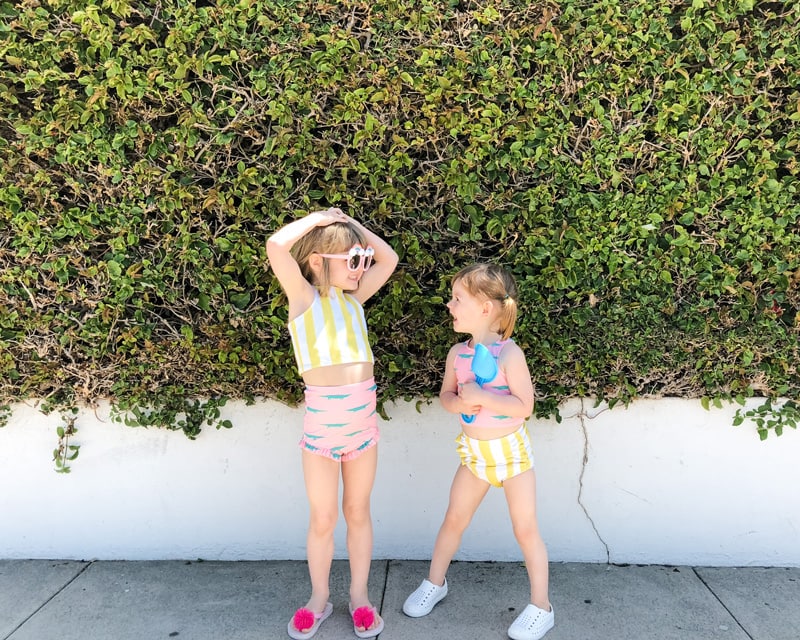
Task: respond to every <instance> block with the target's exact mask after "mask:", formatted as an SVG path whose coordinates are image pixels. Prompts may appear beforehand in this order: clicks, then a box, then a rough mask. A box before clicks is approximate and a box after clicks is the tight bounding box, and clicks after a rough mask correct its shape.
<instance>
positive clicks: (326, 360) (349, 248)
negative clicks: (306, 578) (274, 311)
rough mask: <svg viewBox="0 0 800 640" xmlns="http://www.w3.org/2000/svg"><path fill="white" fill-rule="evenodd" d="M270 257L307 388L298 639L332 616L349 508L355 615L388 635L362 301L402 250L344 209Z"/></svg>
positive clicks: (357, 625) (287, 234)
mask: <svg viewBox="0 0 800 640" xmlns="http://www.w3.org/2000/svg"><path fill="white" fill-rule="evenodd" d="M267 256H268V257H269V262H270V265H271V266H272V270H273V272H274V273H275V275H276V277H277V278H278V281H279V282H280V284H281V287H282V288H283V290H284V291H285V292H286V296H287V298H288V302H289V333H290V334H291V337H292V346H293V348H294V354H295V358H296V360H297V366H298V368H299V371H300V374H301V375H302V377H303V381H304V382H305V384H306V389H305V400H306V413H305V418H304V424H303V437H302V439H301V440H300V447H301V449H302V459H303V476H304V478H305V485H306V494H307V495H308V502H309V507H310V518H309V527H308V537H307V541H306V544H307V547H306V549H307V557H308V571H309V575H310V577H311V598H310V599H309V600H308V602H307V603H306V605H305V606H304V607H301V608H300V609H298V610H297V612H296V613H295V614H294V616H293V617H292V619H291V620H290V621H289V626H288V632H289V636H291V637H292V638H296V639H298V640H304V639H307V638H311V637H312V636H313V635H314V634H315V633H316V632H317V630H318V629H319V626H320V625H321V624H322V622H323V621H324V620H325V619H326V618H327V617H328V616H330V614H331V612H332V610H333V605H332V604H331V603H330V602H329V601H328V598H329V596H330V590H329V576H330V569H331V562H332V561H333V546H334V545H333V533H334V529H335V526H336V520H337V519H338V516H339V509H338V496H339V488H338V483H339V474H340V473H341V476H342V483H343V487H344V491H343V496H342V511H343V513H344V517H345V522H346V523H347V550H348V554H349V557H350V614H351V615H352V618H353V629H354V631H355V634H356V635H357V636H358V637H359V638H372V637H374V636H376V635H378V634H379V633H380V632H381V631H382V630H383V620H382V619H381V617H380V616H379V615H378V613H377V611H376V610H375V608H374V607H373V606H372V604H371V603H370V600H369V594H368V589H367V580H368V577H369V567H370V562H371V559H372V517H371V515H370V494H371V492H372V485H373V483H374V480H375V471H376V466H377V460H378V449H377V447H376V445H377V443H378V439H379V433H378V419H377V413H376V408H375V407H376V391H375V380H374V378H373V362H374V358H373V355H372V350H371V348H370V345H369V340H368V339H367V325H366V321H365V318H364V310H363V308H362V306H361V305H362V304H363V303H364V301H365V300H367V299H368V298H370V297H371V296H372V295H373V294H375V293H376V292H377V291H378V289H380V287H381V286H382V285H383V284H384V283H385V282H386V281H387V280H388V279H389V276H390V275H391V274H392V272H393V271H394V268H395V266H396V265H397V254H395V252H394V251H393V250H392V248H391V247H390V246H389V245H388V244H387V243H386V242H384V241H383V240H382V239H381V238H379V237H378V236H377V235H375V234H374V233H372V232H371V231H369V230H367V229H366V228H365V227H364V226H362V225H361V224H359V223H358V222H356V221H355V220H353V219H352V218H351V217H349V216H347V215H345V214H344V213H343V212H342V211H341V210H340V209H335V208H331V209H328V210H326V211H315V212H313V213H310V214H309V215H307V216H305V217H304V218H300V219H298V220H295V221H294V222H291V223H289V224H287V225H286V226H284V227H283V228H281V229H279V230H278V231H277V232H275V234H273V235H272V236H271V237H270V238H269V240H267Z"/></svg>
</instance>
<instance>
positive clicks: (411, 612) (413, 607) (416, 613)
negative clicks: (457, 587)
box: [403, 579, 447, 618]
mask: <svg viewBox="0 0 800 640" xmlns="http://www.w3.org/2000/svg"><path fill="white" fill-rule="evenodd" d="M446 595H447V579H445V581H444V584H443V585H442V586H441V587H440V586H438V585H435V584H433V583H432V582H431V581H430V580H428V579H425V580H423V581H422V584H421V585H419V586H418V587H417V590H416V591H414V593H412V594H411V595H410V596H408V598H406V601H405V602H404V603H403V613H405V614H406V615H407V616H410V617H412V618H421V617H422V616H427V615H428V614H429V613H430V612H431V611H433V608H434V607H435V606H436V603H437V602H439V601H440V600H441V599H442V598H444V597H445V596H446Z"/></svg>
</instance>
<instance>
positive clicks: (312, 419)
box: [300, 378, 380, 462]
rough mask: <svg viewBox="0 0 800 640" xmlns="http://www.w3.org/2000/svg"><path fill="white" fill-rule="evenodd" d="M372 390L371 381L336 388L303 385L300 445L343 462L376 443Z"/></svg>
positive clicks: (376, 433) (373, 392) (374, 401)
mask: <svg viewBox="0 0 800 640" xmlns="http://www.w3.org/2000/svg"><path fill="white" fill-rule="evenodd" d="M376 389H377V386H376V385H375V379H374V378H370V379H369V380H365V381H364V382H358V383H356V384H347V385H342V386H338V387H315V386H311V385H308V386H306V389H305V399H306V414H305V418H304V419H303V437H302V438H301V439H300V446H301V447H302V448H303V449H306V450H307V451H310V452H312V453H315V454H318V455H321V456H325V457H326V458H331V459H332V460H337V461H340V462H347V461H348V460H353V459H354V458H357V457H358V456H359V455H361V454H362V453H363V452H364V451H366V450H367V449H369V448H370V447H373V446H375V445H376V444H378V440H379V439H380V432H379V431H378V411H377V394H376V392H375V390H376Z"/></svg>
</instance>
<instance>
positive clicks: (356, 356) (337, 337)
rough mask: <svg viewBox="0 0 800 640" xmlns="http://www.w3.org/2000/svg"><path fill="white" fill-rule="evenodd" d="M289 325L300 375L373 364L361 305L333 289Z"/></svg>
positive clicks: (317, 298)
mask: <svg viewBox="0 0 800 640" xmlns="http://www.w3.org/2000/svg"><path fill="white" fill-rule="evenodd" d="M314 296H315V297H314V302H312V303H311V306H310V307H309V308H308V309H306V310H305V311H304V312H303V313H301V314H300V315H299V316H297V317H296V318H295V319H294V320H291V321H290V322H289V334H290V335H291V336H292V347H293V349H294V357H295V359H296V360H297V368H298V369H299V370H300V375H302V374H304V373H305V372H306V371H308V370H309V369H316V368H317V367H327V366H330V365H334V364H346V363H350V362H374V361H375V358H374V356H373V355H372V348H371V347H370V346H369V340H368V339H367V321H366V318H365V317H364V308H363V307H362V306H361V303H360V302H359V301H358V300H356V299H355V298H354V297H353V296H351V295H350V294H347V293H344V292H343V291H342V290H341V289H339V288H337V287H331V288H330V290H329V291H328V295H327V296H325V297H322V296H320V295H319V292H316V291H315V292H314Z"/></svg>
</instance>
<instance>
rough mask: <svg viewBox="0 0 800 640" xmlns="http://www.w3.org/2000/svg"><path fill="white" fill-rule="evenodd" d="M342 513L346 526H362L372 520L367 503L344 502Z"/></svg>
mask: <svg viewBox="0 0 800 640" xmlns="http://www.w3.org/2000/svg"><path fill="white" fill-rule="evenodd" d="M342 513H343V514H344V519H345V522H347V526H348V527H351V528H352V527H358V526H364V525H366V524H369V523H370V522H372V514H371V512H370V508H369V503H367V504H366V505H362V504H344V505H342Z"/></svg>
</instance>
